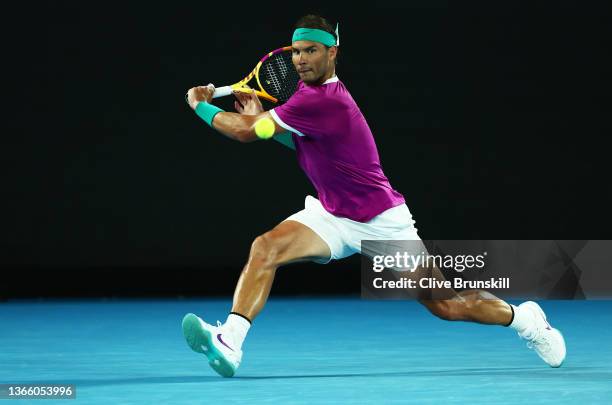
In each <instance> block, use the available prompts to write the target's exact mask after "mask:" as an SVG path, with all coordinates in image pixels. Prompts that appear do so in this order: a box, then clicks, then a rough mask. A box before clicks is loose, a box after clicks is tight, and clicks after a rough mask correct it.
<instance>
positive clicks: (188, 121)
mask: <svg viewBox="0 0 612 405" xmlns="http://www.w3.org/2000/svg"><path fill="white" fill-rule="evenodd" d="M152 3H153V2H150V3H149V4H147V3H144V2H131V3H128V4H122V5H108V4H103V3H95V4H87V3H83V2H80V3H76V2H75V3H58V2H48V3H46V4H45V5H44V6H43V7H39V8H32V9H28V10H23V12H22V13H21V17H22V18H23V19H24V20H21V22H18V23H17V24H15V25H16V26H18V29H16V30H15V31H12V34H13V35H12V36H10V39H11V40H10V41H9V42H10V44H9V45H8V50H5V52H8V55H10V56H11V58H9V60H10V61H11V63H10V65H11V67H13V68H15V72H14V73H15V74H14V75H11V76H7V77H8V78H9V79H11V80H9V81H11V82H12V83H10V84H9V86H10V85H11V84H13V85H15V86H14V87H15V90H16V94H15V97H14V98H13V100H15V101H14V102H12V103H11V104H12V106H13V107H16V108H11V109H10V110H8V112H6V111H5V115H6V120H5V124H6V125H7V130H6V132H5V135H6V136H4V137H3V148H2V157H3V158H2V161H3V165H5V166H6V167H5V169H4V170H3V178H2V182H3V185H4V187H3V194H4V198H3V203H4V204H5V205H6V206H5V208H4V209H3V211H2V212H3V218H2V223H3V225H2V251H1V256H0V260H1V262H0V265H1V266H2V272H3V283H2V285H3V292H2V294H4V295H5V296H8V297H18V296H27V297H36V296H67V295H75V296H123V295H130V296H137V295H212V294H231V292H232V290H233V286H234V283H235V281H236V280H237V277H238V274H239V271H240V268H241V266H242V265H243V263H244V261H245V259H246V257H247V254H248V249H249V245H250V242H251V241H252V239H253V238H254V237H255V236H257V235H258V234H261V233H262V232H265V231H266V230H267V229H270V228H271V227H272V226H274V225H275V224H276V223H278V222H279V221H281V220H282V219H284V218H285V217H286V216H288V215H290V214H292V213H293V212H295V211H297V210H299V209H301V208H302V207H303V199H304V196H305V195H306V194H309V193H310V194H312V193H313V188H312V186H311V185H310V184H309V183H308V181H307V179H306V177H305V176H304V174H303V173H302V172H301V171H300V169H299V167H298V166H297V162H296V160H295V157H294V156H293V152H292V151H290V150H288V149H285V148H283V147H282V146H281V145H279V144H277V143H275V142H257V143H253V144H239V143H236V142H233V141H230V140H228V139H225V138H223V137H222V136H221V135H219V134H217V133H215V132H214V131H213V130H211V129H210V128H208V127H207V126H206V125H205V124H204V123H203V122H202V121H200V120H199V119H198V118H197V117H196V116H195V115H194V114H193V112H192V111H191V110H190V109H189V108H188V107H187V106H186V105H185V103H184V101H183V99H184V94H185V91H186V90H187V89H188V88H189V87H192V86H194V85H199V84H207V83H209V82H214V83H216V84H217V85H224V84H230V83H231V82H233V81H235V80H237V79H239V78H241V77H242V76H243V75H245V74H246V73H248V71H249V70H250V69H251V68H252V66H253V65H254V63H255V62H256V61H257V60H258V58H259V57H261V55H262V53H264V52H266V51H268V50H270V49H273V48H276V47H279V46H284V45H288V44H289V43H290V35H291V32H292V25H293V23H294V22H295V20H296V19H297V18H298V17H300V16H301V15H303V14H306V13H309V12H317V13H321V14H323V15H325V16H327V17H328V18H329V19H330V20H331V21H332V22H334V23H335V22H336V21H340V33H341V50H340V59H339V65H338V69H337V73H338V75H339V77H340V78H341V80H343V81H344V83H345V84H346V85H347V87H348V88H349V90H350V91H351V93H352V95H353V97H354V98H355V100H356V101H357V103H358V104H359V106H360V108H361V110H362V111H363V113H364V114H365V116H366V118H367V120H368V122H369V124H370V126H371V128H372V130H373V132H374V134H375V137H376V140H377V144H378V148H379V152H380V155H381V159H382V164H383V168H384V170H385V172H386V174H387V176H388V177H389V178H390V180H391V183H392V184H393V185H394V187H395V188H396V189H398V190H399V191H400V192H402V193H403V194H404V195H405V197H406V199H407V203H408V206H409V207H410V209H411V211H412V213H413V215H414V218H415V220H416V221H417V227H418V229H419V233H420V235H421V237H422V238H424V239H469V238H478V239H486V238H490V239H609V238H610V237H611V231H610V225H611V223H612V221H611V220H610V215H609V207H610V205H611V202H612V195H611V191H610V179H609V178H610V164H609V152H608V149H607V137H608V136H609V133H610V129H612V124H610V120H609V118H610V107H611V103H610V88H611V86H610V84H611V83H610V80H611V79H610V71H611V67H612V66H611V64H610V60H609V58H610V56H609V55H610V49H611V45H612V43H611V40H610V38H611V35H610V34H611V30H610V29H609V27H610V21H611V18H610V13H609V12H607V11H606V9H605V8H604V7H599V6H596V5H594V3H590V4H588V5H585V4H580V3H579V2H577V1H576V2H570V1H561V2H550V3H548V4H544V3H538V4H537V5H529V6H526V5H517V4H513V5H509V4H507V3H499V2H493V3H495V4H488V3H485V2H482V3H473V2H472V3H466V2H446V1H437V0H436V1H433V0H428V1H425V0H421V1H414V0H413V1H405V2H392V3H389V2H377V3H370V4H368V5H367V6H366V5H364V6H358V5H353V6H348V5H342V6H341V5H329V4H328V5H327V6H317V5H315V4H313V3H311V4H310V5H309V6H302V5H298V4H293V5H287V4H285V5H283V6H282V7H281V8H278V9H275V8H274V7H273V6H272V4H266V5H265V6H266V7H270V9H271V10H273V11H270V10H267V9H265V8H264V4H258V5H257V10H258V12H257V13H256V12H253V11H251V12H247V13H246V14H245V15H243V16H239V17H236V18H234V17H232V15H233V14H234V13H236V12H240V10H241V7H243V6H240V5H234V4H229V3H228V5H227V6H223V5H221V4H217V5H216V6H211V5H210V4H207V3H208V2H201V1H200V2H174V3H172V4H169V3H166V4H163V5H162V4H152ZM497 3H499V4H497ZM260 12H261V13H262V14H259V13H260ZM8 34H11V32H9V33H8ZM5 55H6V53H5ZM13 78H14V80H13ZM219 104H220V105H221V106H222V107H223V108H225V109H231V102H230V100H229V99H228V100H221V101H219ZM358 266H359V260H358V258H356V257H353V258H351V259H348V260H345V261H342V262H338V263H334V264H332V265H328V266H319V265H315V264H303V265H294V266H291V267H289V268H287V269H285V270H283V271H281V272H279V275H278V279H277V283H276V285H275V287H274V292H275V293H279V294H280V293H287V294H297V293H306V294H310V293H355V292H357V291H358V286H359V270H358Z"/></svg>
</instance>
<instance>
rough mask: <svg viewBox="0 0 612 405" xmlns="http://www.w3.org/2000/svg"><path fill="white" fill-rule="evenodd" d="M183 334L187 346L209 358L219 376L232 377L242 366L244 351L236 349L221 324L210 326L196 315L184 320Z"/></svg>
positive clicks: (186, 316)
mask: <svg viewBox="0 0 612 405" xmlns="http://www.w3.org/2000/svg"><path fill="white" fill-rule="evenodd" d="M183 334H184V335H185V339H186V340H187V344H188V345H189V347H191V349H192V350H193V351H195V352H198V353H203V354H204V355H206V357H207V358H208V364H210V366H211V367H212V369H213V370H215V371H216V372H217V373H218V374H219V375H221V376H223V377H232V376H233V375H234V374H235V373H236V369H237V368H238V366H240V360H241V359H242V350H240V349H237V348H234V346H233V339H232V337H231V334H228V333H225V331H224V328H223V326H222V325H221V323H220V322H218V323H217V326H213V325H209V324H207V323H206V322H204V321H203V320H202V319H200V318H199V317H198V316H196V315H194V314H187V315H185V317H184V318H183Z"/></svg>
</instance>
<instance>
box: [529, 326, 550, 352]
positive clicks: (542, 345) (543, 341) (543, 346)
mask: <svg viewBox="0 0 612 405" xmlns="http://www.w3.org/2000/svg"><path fill="white" fill-rule="evenodd" d="M527 347H528V348H529V349H535V348H537V349H538V350H539V351H540V352H541V353H548V352H550V351H551V349H552V347H551V345H550V342H549V341H548V339H547V338H546V334H545V333H543V332H542V330H541V329H539V328H538V329H536V330H535V332H534V334H533V337H531V338H529V339H528V342H527Z"/></svg>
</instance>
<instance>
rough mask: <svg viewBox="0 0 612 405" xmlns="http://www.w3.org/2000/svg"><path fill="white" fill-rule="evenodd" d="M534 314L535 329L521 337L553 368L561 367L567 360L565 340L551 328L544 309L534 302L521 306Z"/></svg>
mask: <svg viewBox="0 0 612 405" xmlns="http://www.w3.org/2000/svg"><path fill="white" fill-rule="evenodd" d="M519 307H521V308H525V309H527V310H529V311H530V312H531V313H532V314H533V319H534V322H535V323H534V327H533V328H529V330H527V331H526V332H524V333H523V334H520V333H519V336H520V337H521V338H523V339H525V340H527V347H528V348H530V349H533V350H535V352H536V353H537V354H538V356H540V357H541V358H542V360H544V361H545V362H546V364H548V365H549V366H551V367H560V366H561V364H563V361H564V360H565V354H566V350H565V340H564V339H563V335H562V334H561V332H559V330H557V329H555V328H553V327H552V326H550V324H549V323H548V321H547V320H546V315H545V314H544V311H542V308H540V306H539V305H538V304H536V303H535V302H533V301H527V302H524V303H522V304H521V305H519Z"/></svg>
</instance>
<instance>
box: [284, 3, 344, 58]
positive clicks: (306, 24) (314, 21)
mask: <svg viewBox="0 0 612 405" xmlns="http://www.w3.org/2000/svg"><path fill="white" fill-rule="evenodd" d="M293 28H294V29H298V28H315V29H319V30H323V31H326V32H329V33H330V34H332V35H333V36H334V39H335V40H336V42H337V41H338V38H337V37H336V31H335V30H334V27H332V25H331V24H330V23H329V21H327V20H326V19H325V18H323V17H321V16H319V15H315V14H308V15H305V16H304V17H302V18H300V19H299V20H298V21H297V22H296V23H295V27H293ZM324 46H325V47H326V48H327V49H329V48H330V47H329V46H327V45H324ZM337 63H338V53H336V64H337Z"/></svg>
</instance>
